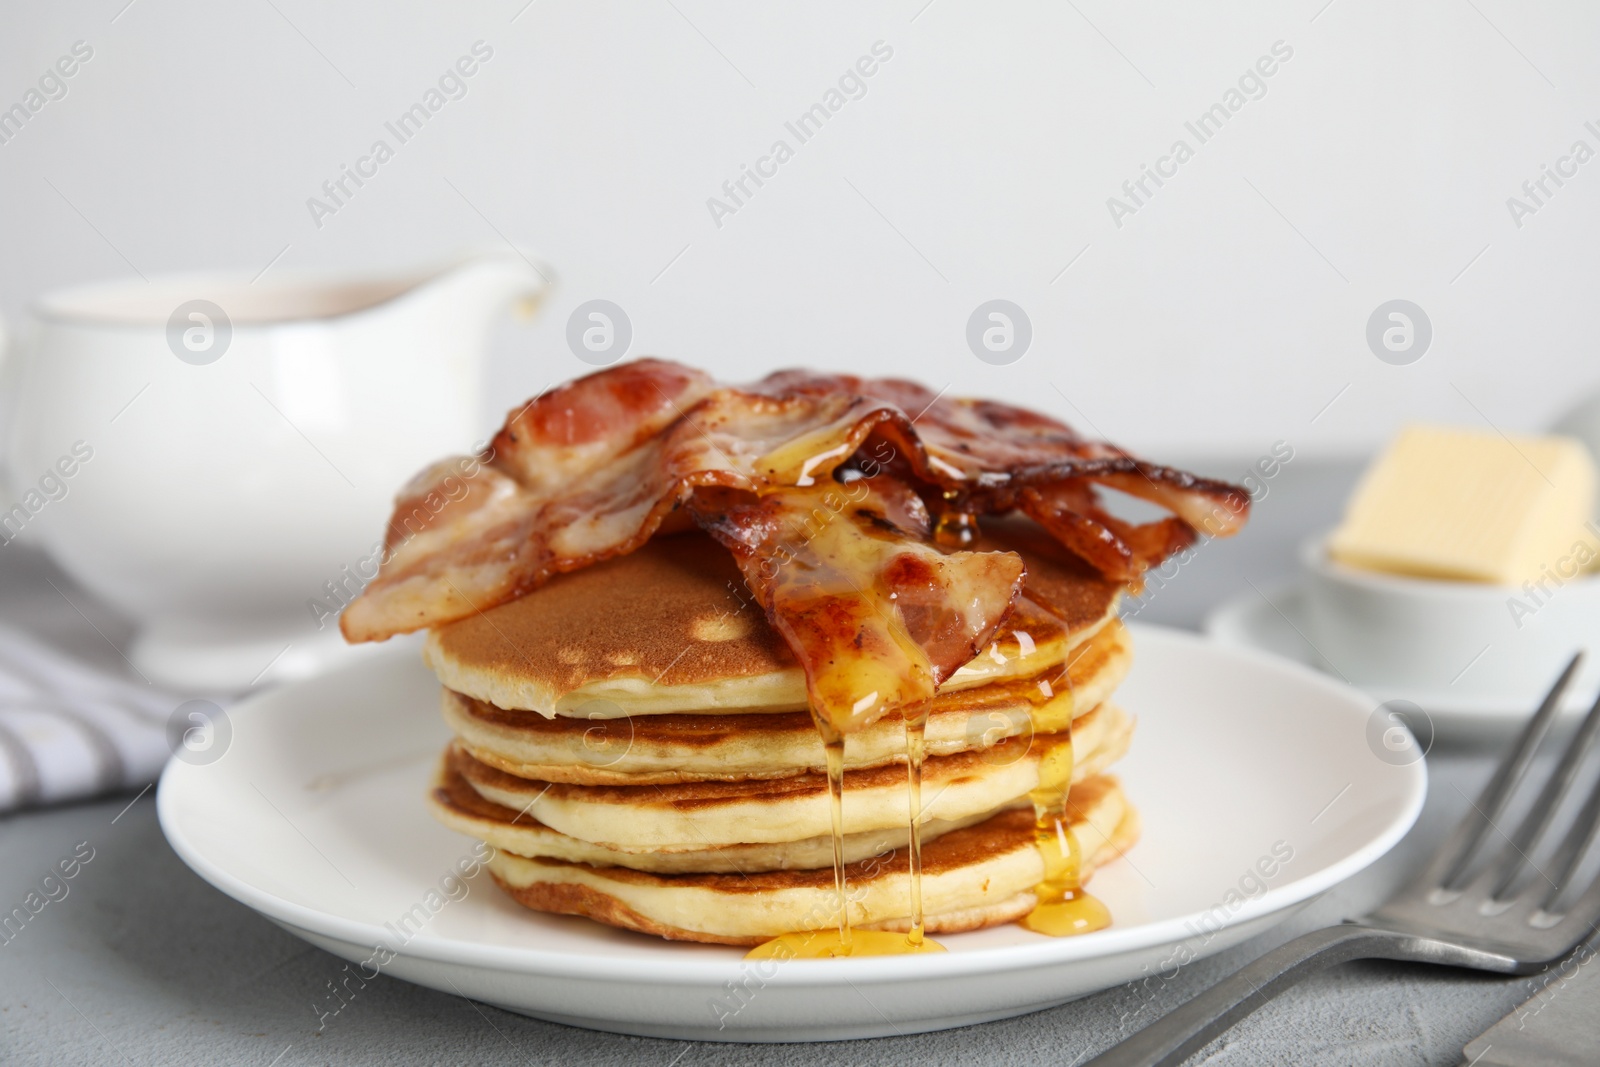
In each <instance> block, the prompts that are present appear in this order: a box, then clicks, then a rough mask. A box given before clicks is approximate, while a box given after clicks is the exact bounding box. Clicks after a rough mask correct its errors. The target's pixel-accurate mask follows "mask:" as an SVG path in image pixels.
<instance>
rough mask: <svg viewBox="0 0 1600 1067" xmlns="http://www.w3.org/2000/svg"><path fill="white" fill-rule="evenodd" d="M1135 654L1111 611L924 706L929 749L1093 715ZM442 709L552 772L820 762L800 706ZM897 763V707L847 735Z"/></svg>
mask: <svg viewBox="0 0 1600 1067" xmlns="http://www.w3.org/2000/svg"><path fill="white" fill-rule="evenodd" d="M1131 661H1132V644H1131V642H1130V640H1129V637H1128V632H1127V630H1126V629H1125V628H1124V627H1123V626H1122V624H1121V623H1120V622H1117V621H1115V620H1112V621H1111V622H1109V623H1107V624H1106V625H1104V626H1102V627H1100V628H1099V629H1098V630H1097V631H1096V632H1095V633H1094V634H1093V636H1092V637H1090V638H1089V639H1088V640H1086V641H1084V642H1083V643H1082V644H1080V645H1079V646H1078V647H1077V648H1075V649H1073V651H1072V652H1071V653H1070V655H1069V659H1068V663H1067V665H1066V667H1065V669H1064V670H1063V669H1062V668H1059V667H1058V668H1055V669H1052V670H1050V671H1048V672H1046V674H1044V675H1040V676H1036V677H1033V678H1019V679H1013V680H1010V681H1002V682H992V683H990V684H989V685H985V686H980V687H978V688H975V689H963V690H958V691H955V692H943V693H940V694H939V696H938V697H936V698H935V699H934V703H933V709H932V711H931V713H930V714H929V717H928V726H927V734H926V744H927V753H928V755H930V756H948V755H954V754H955V753H958V752H965V751H967V750H969V749H974V748H987V747H990V746H992V745H994V744H996V743H997V742H999V741H1002V740H1004V739H1006V738H1009V737H1013V736H1017V735H1019V734H1020V735H1026V734H1029V733H1032V732H1054V731H1058V730H1060V729H1062V728H1063V727H1064V726H1065V725H1066V722H1067V721H1068V716H1069V715H1070V716H1072V717H1073V718H1077V717H1079V716H1082V715H1084V714H1087V713H1088V712H1089V711H1090V710H1091V709H1093V708H1095V707H1097V706H1099V705H1100V703H1101V702H1103V701H1104V700H1105V699H1106V698H1107V697H1109V696H1110V695H1111V692H1112V690H1114V689H1115V688H1116V687H1117V685H1118V684H1120V683H1121V681H1122V679H1123V678H1124V677H1125V676H1126V675H1127V672H1128V667H1129V665H1130V663H1131ZM1063 675H1065V677H1063ZM443 711H444V718H445V722H446V723H447V724H448V725H449V726H450V729H451V731H452V732H454V733H455V735H456V738H457V740H458V742H459V743H460V744H461V746H462V747H463V748H465V749H466V750H467V751H468V752H469V753H471V754H472V756H473V757H474V758H475V759H477V760H478V761H479V762H481V763H486V764H488V765H489V766H491V767H496V768H498V769H500V770H503V771H506V772H507V773H509V774H514V775H516V776H518V777H521V778H536V779H539V780H541V781H545V782H569V783H575V784H582V785H652V784H665V783H671V782H686V781H706V780H722V781H733V780H738V779H743V778H780V777H786V776H789V775H795V774H803V773H807V772H816V773H820V772H821V771H822V769H823V749H822V742H821V740H820V738H819V737H818V735H817V729H816V726H815V725H814V724H813V723H812V721H811V716H810V715H809V714H808V713H807V712H805V711H781V712H759V713H746V714H741V715H728V714H713V715H696V714H691V713H688V712H672V713H668V714H663V715H640V716H636V717H627V718H622V719H615V718H605V717H597V718H594V719H586V718H581V717H575V716H556V717H555V718H547V717H545V716H543V715H540V714H538V713H536V712H530V711H508V710H506V709H504V708H497V707H495V706H494V705H493V704H488V703H485V702H483V701H481V700H474V699H473V698H471V697H466V696H462V695H461V694H459V693H456V692H453V691H452V690H449V689H446V690H445V691H444V694H443ZM894 762H899V763H904V762H905V720H904V719H903V718H902V717H901V715H900V714H899V713H898V712H891V713H890V714H888V715H886V716H884V717H883V718H882V719H879V720H878V721H877V722H875V723H873V724H872V725H871V726H868V727H867V728H865V729H863V730H859V731H857V732H855V733H852V734H849V735H848V736H847V737H846V738H845V766H846V767H847V768H849V769H852V770H856V769H861V768H866V767H877V766H881V765H883V764H886V763H894Z"/></svg>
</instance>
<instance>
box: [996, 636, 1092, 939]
mask: <svg viewBox="0 0 1600 1067" xmlns="http://www.w3.org/2000/svg"><path fill="white" fill-rule="evenodd" d="M1069 669H1070V667H1069ZM1060 680H1064V681H1065V682H1066V684H1067V685H1069V686H1070V685H1071V684H1072V679H1071V675H1070V674H1069V673H1068V670H1063V671H1062V672H1061V675H1060ZM1040 684H1041V686H1043V687H1045V688H1048V687H1049V683H1048V682H1041V683H1040ZM1067 696H1068V698H1069V699H1068V701H1067V705H1068V713H1067V714H1066V715H1065V716H1064V718H1065V720H1066V722H1065V726H1066V729H1065V730H1063V731H1062V732H1060V733H1058V734H1055V735H1052V736H1053V739H1052V740H1051V741H1050V742H1049V745H1050V747H1049V748H1048V749H1046V750H1045V752H1044V753H1043V754H1042V756H1041V758H1040V760H1039V786H1038V788H1036V789H1034V790H1033V791H1032V792H1030V793H1029V794H1028V799H1029V800H1031V801H1032V802H1033V840H1034V845H1035V846H1036V847H1037V848H1038V849H1039V857H1040V858H1041V859H1042V860H1044V880H1043V881H1041V882H1040V883H1039V884H1038V885H1037V886H1035V887H1034V890H1033V892H1034V896H1035V897H1036V898H1038V903H1037V904H1035V905H1034V908H1033V910H1032V911H1030V912H1029V913H1028V914H1027V915H1025V916H1023V917H1022V919H1021V920H1019V922H1020V924H1021V925H1022V926H1023V927H1024V928H1025V929H1028V930H1032V931H1033V932H1034V933H1038V934H1048V935H1050V936H1051V937H1072V936H1074V935H1076V934H1088V933H1093V932H1094V931H1096V930H1104V929H1105V928H1106V927H1107V926H1110V925H1111V912H1110V911H1109V910H1107V908H1106V906H1105V905H1104V904H1102V903H1101V902H1100V901H1098V900H1096V899H1095V898H1094V897H1092V896H1090V895H1089V894H1088V893H1086V892H1084V889H1083V885H1082V882H1081V872H1082V863H1083V857H1082V855H1081V853H1080V851H1079V849H1078V841H1077V839H1076V838H1075V837H1073V836H1072V830H1071V828H1070V826H1069V821H1068V818H1067V797H1068V794H1069V792H1070V790H1071V786H1072V769H1073V764H1074V763H1075V762H1076V755H1075V753H1074V752H1073V748H1072V716H1071V699H1070V698H1071V693H1070V692H1069V693H1068V694H1067Z"/></svg>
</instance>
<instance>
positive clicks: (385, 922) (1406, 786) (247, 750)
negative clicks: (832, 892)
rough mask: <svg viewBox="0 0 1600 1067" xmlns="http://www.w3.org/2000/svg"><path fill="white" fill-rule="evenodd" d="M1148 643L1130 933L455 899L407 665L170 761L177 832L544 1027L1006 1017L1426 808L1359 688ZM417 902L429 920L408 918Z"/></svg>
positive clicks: (260, 709)
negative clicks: (938, 946) (659, 935)
mask: <svg viewBox="0 0 1600 1067" xmlns="http://www.w3.org/2000/svg"><path fill="white" fill-rule="evenodd" d="M1135 635H1136V636H1135V650H1136V664H1135V667H1134V670H1133V674H1132V677H1131V678H1130V679H1129V680H1128V681H1127V682H1126V683H1125V684H1124V685H1123V687H1122V688H1121V689H1120V690H1119V692H1118V695H1117V696H1118V701H1119V702H1120V703H1121V704H1122V705H1123V706H1125V707H1127V708H1128V709H1130V710H1132V711H1133V712H1134V713H1135V714H1136V715H1137V716H1138V719H1139V728H1138V733H1137V735H1136V737H1135V740H1134V745H1133V749H1132V752H1131V753H1130V754H1129V756H1128V757H1127V759H1126V760H1125V761H1123V762H1122V763H1120V764H1118V767H1117V770H1118V773H1119V774H1120V775H1121V777H1122V779H1123V782H1124V784H1125V786H1126V788H1127V791H1128V793H1129V795H1130V796H1131V798H1132V800H1133V802H1134V803H1135V804H1136V805H1137V806H1138V807H1139V808H1140V810H1141V811H1142V813H1143V815H1144V826H1145V830H1144V838H1143V840H1142V841H1141V842H1140V843H1139V845H1138V846H1137V847H1136V848H1134V849H1133V851H1132V852H1131V853H1130V854H1129V855H1128V856H1127V857H1125V858H1124V859H1122V860H1119V861H1117V862H1116V863H1114V864H1112V865H1110V866H1108V867H1106V868H1105V869H1103V870H1102V871H1101V872H1100V873H1099V874H1097V875H1096V876H1095V879H1094V882H1093V890H1094V892H1095V893H1096V895H1098V896H1099V897H1100V898H1101V899H1103V900H1104V901H1105V902H1106V903H1107V904H1108V905H1109V906H1110V909H1111V912H1112V915H1113V917H1114V920H1115V922H1114V925H1113V926H1112V927H1111V928H1110V929H1109V930H1105V931H1102V932H1100V933H1095V934H1090V935H1088V936H1085V937H1078V938H1068V939H1061V940H1057V939H1052V938H1046V937H1040V936H1038V935H1035V934H1031V933H1029V932H1027V931H1025V930H1023V929H1021V928H1020V927H1018V926H1015V925H1008V926H1002V927H997V928H994V929H991V930H984V931H979V932H976V933H970V934H957V935H953V936H948V937H943V938H941V940H942V941H943V942H944V944H945V945H946V946H947V947H948V948H949V950H950V951H949V952H948V954H944V955H933V956H900V957H878V958H865V959H853V960H849V959H847V960H793V961H788V962H784V963H778V962H772V961H769V962H763V963H760V964H759V965H758V964H756V963H753V962H748V961H746V960H744V959H743V957H742V954H741V952H740V950H737V949H731V948H723V947H717V946H708V945H685V944H673V943H669V942H665V941H660V940H656V939H654V938H649V937H644V936H641V935H637V934H632V933H628V932H626V931H621V930H615V929H611V928H609V927H605V926H600V925H598V924H595V923H591V922H589V921H587V920H583V919H577V918H569V917H560V916H549V915H540V914H536V913H533V912H530V911H527V910H525V909H523V908H521V907H519V906H518V905H516V904H513V903H512V902H511V901H510V900H509V899H507V898H506V897H504V896H503V895H502V894H501V893H500V892H499V891H498V890H497V889H496V888H495V886H494V885H493V883H492V882H491V881H490V880H489V879H488V877H487V875H486V874H480V875H478V876H477V877H476V878H474V879H473V880H472V881H471V883H470V889H469V891H468V892H467V893H466V895H465V896H461V895H460V893H459V892H458V893H457V895H458V896H460V899H458V900H449V899H448V898H447V897H445V896H443V895H442V894H439V893H438V889H439V886H440V884H441V880H442V879H444V880H445V886H446V888H449V886H450V885H451V883H450V882H449V881H448V880H447V879H445V876H446V875H447V874H448V873H449V872H450V871H451V868H452V865H453V864H454V863H455V862H456V861H457V860H459V859H462V858H463V857H466V856H468V855H469V854H470V846H471V845H472V844H473V842H470V841H469V840H467V839H465V838H462V837H459V836H457V835H456V834H453V833H451V832H450V831H448V830H445V829H443V828H442V827H440V826H438V825H436V824H435V823H434V822H433V820H432V819H431V818H430V817H429V816H428V813H427V811H426V809H425V808H424V806H423V793H424V790H425V788H426V786H427V782H428V778H429V775H430V774H431V771H432V768H433V764H434V760H435V758H436V756H437V753H438V751H439V749H440V748H441V746H442V745H443V744H444V742H445V740H446V731H445V729H444V727H443V725H442V724H441V723H440V721H439V715H438V712H437V710H436V705H437V692H438V686H437V683H436V682H435V681H434V679H433V677H432V675H431V674H430V673H429V672H428V671H427V670H425V669H424V668H423V667H422V666H421V664H419V663H418V662H416V660H415V658H414V656H413V655H412V654H410V653H407V654H405V655H404V656H400V655H395V656H386V657H384V658H382V659H376V660H374V661H372V662H369V663H365V664H360V665H356V666H352V667H350V668H348V669H345V670H342V671H340V672H338V673H335V674H330V675H327V676H324V677H322V678H318V679H315V680H312V681H308V682H302V683H299V684H297V685H292V686H287V687H284V688H282V689H278V690H275V691H272V692H269V693H265V694H263V695H261V696H258V697H254V698H252V699H250V700H247V701H245V702H244V703H242V704H240V705H239V706H238V707H236V708H235V709H233V710H232V711H231V712H230V713H229V716H230V727H231V732H232V738H231V741H230V742H229V745H228V748H227V749H226V751H225V753H224V754H223V756H222V757H221V758H220V759H218V760H216V761H215V762H213V763H210V764H207V765H204V766H197V765H191V764H188V763H182V762H177V761H174V762H172V763H170V764H169V765H168V766H167V769H166V772H165V773H164V774H163V775H162V779H161V790H160V794H159V798H158V806H159V810H160V815H161V825H162V828H163V829H164V830H165V832H166V835H167V839H168V840H169V841H170V842H171V843H172V847H173V848H174V849H176V850H177V852H178V854H179V855H180V856H182V857H183V859H184V861H185V862H187V863H188V864H189V866H191V867H193V868H194V869H195V870H196V871H197V872H198V873H199V874H200V875H201V876H202V877H203V878H205V879H206V880H207V881H209V882H211V883H212V884H213V885H215V886H216V887H217V888H219V889H221V890H222V891H223V892H225V893H227V894H228V895H230V896H232V897H234V898H236V899H238V900H240V901H242V902H244V903H245V904H247V905H249V906H250V907H252V908H254V909H256V910H257V911H259V912H261V913H262V914H263V915H265V916H267V917H268V918H270V919H272V920H273V921H274V922H277V923H279V924H280V925H282V926H284V927H285V928H287V929H289V930H290V931H292V932H294V933H296V934H298V935H300V936H301V937H304V938H305V939H306V940H308V941H310V942H312V943H313V944H316V945H319V946H321V947H323V948H325V949H327V950H328V951H330V952H333V953H335V954H337V955H339V956H342V957H344V958H346V959H348V960H352V961H365V960H368V959H369V958H371V957H372V956H373V954H374V953H373V950H374V947H375V946H378V945H380V944H381V945H384V946H385V947H387V948H389V949H391V950H394V951H395V953H396V955H395V958H394V959H393V960H392V962H389V963H388V964H387V965H386V966H385V967H384V968H383V970H384V971H385V973H388V974H391V975H395V976H398V977H401V978H405V979H407V980H409V981H413V982H418V983H420V984H422V985H426V986H431V987H433V988H436V989H441V990H445V991H448V992H452V993H459V994H461V995H463V996H467V997H471V998H474V999H476V1000H482V1001H486V1002H488V1003H491V1004H497V1005H500V1006H502V1007H504V1008H507V1009H508V1010H511V1011H517V1012H522V1013H525V1014H528V1015H534V1016H537V1017H539V1018H544V1019H552V1020H555V1021H558V1022H564V1023H571V1024H574V1025H578V1026H587V1027H592V1028H594V1029H600V1030H612V1031H618V1032H622V1033H632V1034H646V1035H652V1036H665V1037H678V1038H689V1039H695V1040H737V1041H795V1040H834V1039H843V1038H853V1037H872V1036H881V1035H886V1034H895V1033H911V1032H915V1031H925V1030H936V1029H943V1028H947V1027H953V1026H961V1025H964V1024H967V1023H975V1022H981V1021H985V1020H989V1019H999V1018H1005V1017H1007V1016H1012V1015H1020V1014H1023V1013H1025V1012H1030V1011H1035V1010H1038V1009H1040V1008H1045V1007H1048V1006H1050V1005H1054V1004H1060V1003H1063V1002H1065V1001H1068V1000H1072V999H1073V998H1075V997H1079V996H1083V995H1084V994H1086V993H1090V992H1093V991H1095V990H1099V989H1104V988H1106V987H1108V986H1113V985H1117V984H1119V983H1123V982H1127V981H1130V980H1132V979H1135V978H1138V977H1140V976H1141V975H1142V974H1147V973H1148V974H1155V973H1157V972H1158V971H1170V970H1171V968H1172V967H1174V966H1176V965H1178V964H1181V963H1182V962H1184V961H1186V960H1188V959H1192V958H1196V957H1198V956H1203V955H1208V954H1210V953H1213V952H1216V951H1219V950H1221V949H1223V948H1226V947H1228V946H1230V945H1233V944H1235V943H1237V942H1239V941H1242V940H1244V939H1245V938H1246V937H1248V936H1250V935H1252V934H1254V933H1257V932H1259V931H1261V930H1263V929H1265V928H1266V927H1267V926H1268V925H1270V924H1272V923H1274V922H1276V921H1278V920H1280V919H1282V918H1283V917H1285V916H1286V915H1287V914H1289V912H1290V911H1291V910H1292V909H1294V908H1295V907H1297V906H1299V905H1302V904H1304V903H1306V902H1308V901H1309V900H1311V899H1312V898H1313V897H1315V896H1316V895H1317V894H1319V893H1321V892H1323V891H1324V890H1326V889H1328V888H1329V887H1331V886H1333V885H1335V884H1336V883H1338V882H1339V881H1341V880H1343V879H1345V878H1347V877H1349V876H1350V875H1352V874H1354V873H1355V872H1357V871H1359V870H1361V869H1362V868H1364V867H1366V866H1367V865H1368V864H1370V863H1371V862H1372V861H1373V860H1375V859H1377V858H1378V857H1379V856H1381V855H1382V854H1383V853H1384V852H1385V851H1387V850H1388V849H1389V848H1390V847H1391V846H1392V845H1394V843H1395V842H1396V841H1398V840H1399V839H1400V838H1401V836H1402V835H1404V833H1405V832H1406V830H1407V829H1408V828H1409V827H1410V826H1411V824H1412V822H1413V820H1414V819H1415V818H1416V815H1417V812H1418V810H1419V809H1420V807H1421V805H1422V798H1423V792H1424V789H1425V773H1424V771H1423V765H1422V763H1421V762H1420V761H1414V762H1403V761H1399V762H1397V761H1396V760H1395V758H1394V757H1393V755H1392V754H1387V753H1386V755H1387V758H1385V757H1384V756H1380V755H1379V754H1378V752H1377V750H1375V749H1374V747H1373V745H1372V744H1370V743H1369V740H1368V736H1369V725H1370V723H1369V719H1370V712H1371V706H1370V703H1369V701H1368V700H1367V699H1366V698H1365V697H1363V696H1362V695H1361V694H1359V693H1357V692H1355V691H1353V690H1351V689H1348V688H1346V687H1344V686H1342V685H1340V684H1338V683H1336V682H1333V681H1331V680H1329V679H1327V678H1325V677H1323V676H1321V675H1319V674H1317V673H1315V672H1313V671H1310V670H1307V669H1306V668H1304V667H1300V666H1296V665H1295V664H1292V663H1286V662H1283V661H1281V660H1278V659H1274V658H1272V657H1268V656H1263V655H1259V654H1256V653H1252V652H1246V651H1237V650H1231V649H1225V648H1222V647H1219V646H1217V645H1214V644H1211V643H1209V642H1206V641H1204V640H1202V639H1201V638H1198V637H1195V636H1192V635H1189V634H1183V633H1179V632H1177V631H1172V630H1162V629H1157V628H1152V627H1136V628H1135ZM846 803H848V799H847V800H846ZM1291 854H1292V855H1291ZM1285 856H1290V857H1291V858H1288V859H1287V861H1286V862H1285V861H1284V860H1285ZM1263 870H1268V871H1270V872H1271V875H1270V877H1264V876H1263V875H1262V873H1261V872H1262V871H1263ZM430 892H431V893H433V894H434V896H433V897H432V898H431V901H430V897H429V894H430ZM418 905H421V907H422V912H421V914H422V915H427V914H428V912H429V911H430V910H433V906H434V905H437V910H436V911H434V913H433V914H432V916H431V918H429V919H428V920H427V921H426V922H425V923H424V924H422V925H421V928H420V930H419V931H417V932H414V933H409V932H406V933H401V932H397V931H399V927H398V925H397V924H399V922H400V920H401V919H402V917H403V916H405V915H406V914H407V913H411V914H417V912H416V909H417V907H418ZM402 937H404V940H402ZM379 958H380V959H381V958H382V957H381V956H380V957H379Z"/></svg>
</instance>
